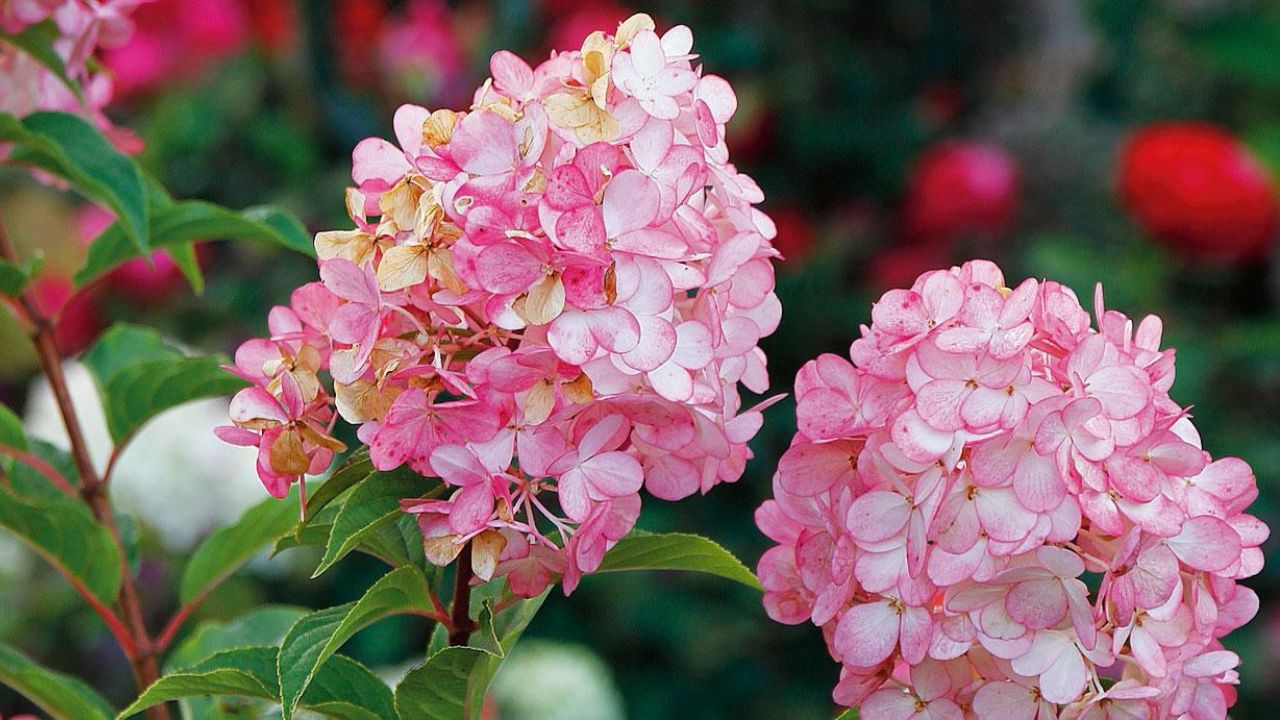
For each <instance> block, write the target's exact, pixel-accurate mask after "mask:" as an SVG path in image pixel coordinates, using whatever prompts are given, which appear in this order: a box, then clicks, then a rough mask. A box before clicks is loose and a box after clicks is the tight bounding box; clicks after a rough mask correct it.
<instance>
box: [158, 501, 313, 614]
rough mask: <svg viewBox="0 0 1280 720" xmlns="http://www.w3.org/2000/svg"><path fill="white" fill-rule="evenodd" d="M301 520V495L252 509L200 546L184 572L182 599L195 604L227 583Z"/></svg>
mask: <svg viewBox="0 0 1280 720" xmlns="http://www.w3.org/2000/svg"><path fill="white" fill-rule="evenodd" d="M297 517H298V496H297V491H296V490H295V491H294V492H292V493H290V494H289V496H288V497H285V498H281V499H276V498H268V499H266V500H263V501H262V502H260V503H258V504H257V505H254V506H253V507H251V508H249V509H248V510H247V511H246V512H245V513H244V515H241V516H240V519H239V520H237V521H236V522H235V524H233V525H228V526H226V527H223V528H219V529H218V530H216V531H215V532H214V533H213V534H212V535H210V536H209V537H207V538H205V540H204V542H202V543H200V547H198V548H196V551H195V552H194V553H193V554H192V555H191V559H190V560H189V561H187V567H186V569H185V570H183V572H182V584H181V585H180V586H179V591H178V597H179V599H180V600H181V601H182V602H183V604H186V603H189V602H192V601H194V600H195V599H196V598H198V597H200V596H201V595H203V594H204V593H206V592H207V591H209V590H210V589H212V588H214V587H215V586H217V585H218V584H219V583H221V582H222V581H223V580H226V579H227V578H228V577H229V576H230V575H231V574H232V573H234V572H235V571H236V570H238V569H240V567H241V566H242V565H244V564H245V563H247V562H249V561H250V560H252V559H253V556H254V555H257V554H258V552H259V551H261V550H262V549H263V548H265V547H267V546H269V545H271V543H272V542H273V541H275V540H277V539H279V538H280V537H281V536H283V535H285V534H286V533H288V532H289V530H290V529H291V528H293V526H294V523H295V522H296V519H297Z"/></svg>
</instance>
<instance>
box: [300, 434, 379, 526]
mask: <svg viewBox="0 0 1280 720" xmlns="http://www.w3.org/2000/svg"><path fill="white" fill-rule="evenodd" d="M374 472H376V471H375V470H374V469H373V461H372V460H370V459H369V448H367V447H361V448H359V449H357V450H356V451H355V452H352V453H351V455H350V457H348V458H347V459H346V460H344V461H343V462H342V464H341V465H339V466H338V468H337V469H336V470H334V471H333V473H332V474H331V475H329V479H328V480H325V481H324V482H323V483H320V487H319V488H317V489H316V491H315V492H313V493H311V495H310V496H309V497H308V498H307V513H306V515H307V517H306V520H304V524H305V523H309V522H311V521H312V519H314V518H315V517H316V515H317V514H319V512H320V511H321V510H323V509H325V507H326V506H328V505H329V503H331V502H333V501H334V500H337V499H338V498H339V497H340V496H341V495H342V494H343V493H345V492H346V491H347V490H350V489H351V488H352V487H354V486H355V485H356V483H359V482H360V481H362V480H364V479H365V478H367V477H369V476H370V475H371V474H373V473H374Z"/></svg>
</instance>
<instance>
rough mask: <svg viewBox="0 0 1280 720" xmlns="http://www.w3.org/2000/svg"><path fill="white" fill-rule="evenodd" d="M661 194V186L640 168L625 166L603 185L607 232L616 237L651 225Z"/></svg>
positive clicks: (603, 207)
mask: <svg viewBox="0 0 1280 720" xmlns="http://www.w3.org/2000/svg"><path fill="white" fill-rule="evenodd" d="M661 203H662V194H661V192H659V190H658V186H657V185H656V184H655V183H654V182H653V180H652V179H650V178H649V177H648V176H646V175H645V174H644V173H641V172H639V171H637V170H623V171H622V172H620V173H618V174H617V175H616V176H615V177H614V178H613V180H610V181H609V184H608V185H606V186H605V189H604V202H603V204H602V206H601V210H602V211H603V214H604V227H605V234H606V236H607V237H610V238H617V237H619V236H621V235H623V234H625V233H629V232H631V231H632V230H639V229H640V228H642V227H645V226H646V225H648V224H649V223H650V222H651V221H652V220H653V218H654V216H655V215H657V213H658V206H659V205H660V204H661Z"/></svg>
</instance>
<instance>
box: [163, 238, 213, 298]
mask: <svg viewBox="0 0 1280 720" xmlns="http://www.w3.org/2000/svg"><path fill="white" fill-rule="evenodd" d="M169 257H170V258H172V259H173V264H174V265H177V266H178V270H179V271H180V272H181V273H182V276H183V277H185V278H186V279H187V284H188V285H190V286H191V291H192V292H194V293H195V294H196V295H203V294H204V272H203V271H201V270H200V258H199V257H198V256H197V255H196V246H195V245H194V244H193V243H186V244H184V245H170V246H169Z"/></svg>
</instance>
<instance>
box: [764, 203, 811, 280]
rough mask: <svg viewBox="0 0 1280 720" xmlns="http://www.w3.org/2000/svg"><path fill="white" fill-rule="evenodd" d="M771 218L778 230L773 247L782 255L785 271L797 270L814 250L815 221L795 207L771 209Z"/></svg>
mask: <svg viewBox="0 0 1280 720" xmlns="http://www.w3.org/2000/svg"><path fill="white" fill-rule="evenodd" d="M769 218H770V219H772V220H773V224H774V225H775V226H777V228H778V236H777V237H775V238H774V239H773V246H774V247H775V248H776V249H777V250H778V252H780V253H782V258H783V263H782V266H781V267H783V268H785V269H796V268H798V267H799V266H800V265H803V264H804V262H805V261H806V260H808V258H809V255H810V254H812V253H813V248H814V235H815V233H814V228H813V220H812V219H811V218H810V217H809V215H808V214H807V213H805V211H803V210H801V209H800V208H798V207H796V206H795V205H780V206H778V207H774V208H770V209H769Z"/></svg>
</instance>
